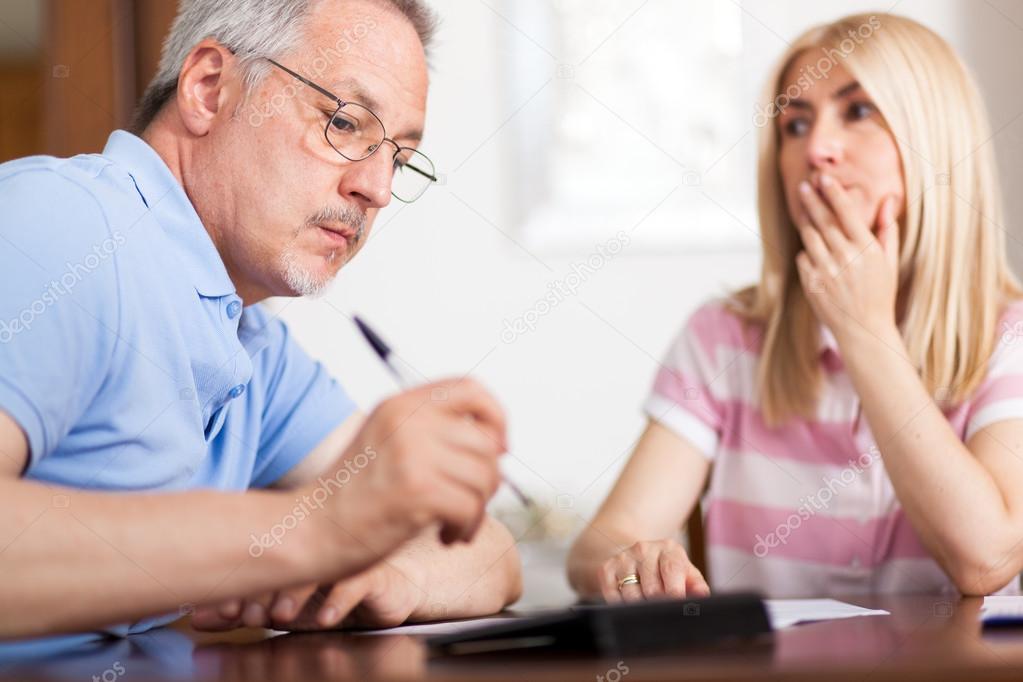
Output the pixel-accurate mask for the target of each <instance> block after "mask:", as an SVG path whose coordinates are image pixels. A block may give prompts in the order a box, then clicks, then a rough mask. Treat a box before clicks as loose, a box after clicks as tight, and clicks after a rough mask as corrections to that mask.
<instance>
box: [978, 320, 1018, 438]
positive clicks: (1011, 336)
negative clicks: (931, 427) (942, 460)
mask: <svg viewBox="0 0 1023 682" xmlns="http://www.w3.org/2000/svg"><path fill="white" fill-rule="evenodd" d="M998 331H999V337H998V343H997V345H996V346H995V350H994V352H993V353H992V354H991V359H990V360H989V361H988V373H987V377H986V378H985V379H984V383H982V384H981V385H980V387H979V388H978V389H977V390H976V392H974V394H973V396H972V397H971V398H970V408H969V414H968V416H967V420H966V435H965V440H967V441H968V440H969V439H970V438H971V437H973V435H974V434H975V433H977V432H978V431H980V430H981V429H983V428H984V427H986V426H990V425H991V424H994V423H996V422H1000V421H1004V420H1006V419H1023V306H1021V305H1020V304H1016V305H1014V306H1013V307H1012V308H1011V309H1010V310H1009V312H1007V313H1006V315H1005V316H1003V318H1002V321H1001V323H1000V325H999V328H998Z"/></svg>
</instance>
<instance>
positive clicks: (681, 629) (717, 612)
mask: <svg viewBox="0 0 1023 682" xmlns="http://www.w3.org/2000/svg"><path fill="white" fill-rule="evenodd" d="M770 631H771V624H770V621H769V620H768V617H767V609H766V608H765V606H764V601H763V598H762V597H761V596H760V595H757V594H752V593H749V594H746V593H743V594H726V595H715V596H710V597H704V598H699V599H663V600H652V601H645V602H635V603H631V604H605V605H600V606H586V605H581V606H573V607H570V608H568V609H566V610H564V611H557V612H552V613H545V614H543V615H538V616H530V617H527V618H516V619H509V622H508V623H496V624H491V625H484V626H480V627H478V628H472V629H469V630H463V631H461V632H457V633H451V634H445V635H436V636H433V637H430V638H428V639H427V640H426V643H427V646H429V647H430V648H431V649H432V650H433V653H435V654H447V655H457V654H475V653H487V652H492V651H507V650H513V649H536V650H547V651H549V650H559V651H578V652H588V653H596V654H600V655H611V656H621V655H627V654H639V653H655V652H659V651H672V650H675V649H678V648H679V647H682V646H685V645H688V644H696V643H707V642H712V641H718V640H726V639H731V638H753V637H756V636H757V635H761V634H763V633H767V632H770Z"/></svg>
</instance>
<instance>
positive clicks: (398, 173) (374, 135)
mask: <svg viewBox="0 0 1023 682" xmlns="http://www.w3.org/2000/svg"><path fill="white" fill-rule="evenodd" d="M266 60H267V61H268V62H270V63H271V64H273V65H274V66H276V67H277V68H278V69H281V70H282V71H284V72H286V73H289V74H291V75H292V76H294V77H295V78H297V79H298V80H300V81H302V82H303V83H305V84H306V85H308V86H309V87H311V88H312V89H314V90H316V91H317V92H319V93H321V94H323V95H325V96H326V97H329V98H330V99H331V100H333V101H334V102H335V103H336V104H337V108H336V109H335V110H334V113H333V114H331V115H330V117H328V119H327V125H326V127H325V128H324V129H323V136H324V137H326V138H327V143H328V144H330V146H331V147H333V148H334V151H336V152H337V153H338V154H340V155H341V156H343V157H344V158H346V159H348V160H349V161H362V160H363V159H366V158H369V157H370V156H372V155H373V154H374V153H375V152H376V151H377V150H378V149H380V146H381V145H383V143H384V142H388V143H390V145H391V146H392V147H394V155H393V161H394V176H393V177H392V179H391V195H392V196H393V197H394V198H395V199H397V200H398V201H402V202H405V203H406V204H410V203H412V202H413V201H415V200H416V199H418V198H419V197H421V196H423V192H425V191H426V190H427V189H428V188H429V187H430V185H431V184H432V183H434V182H437V175H436V170H435V169H434V167H433V162H432V161H430V159H429V157H427V156H426V155H425V154H423V153H422V152H419V151H416V150H415V149H412V148H411V147H402V146H400V145H399V144H398V143H397V142H395V141H394V140H392V139H391V138H389V137H387V131H385V130H384V124H383V121H381V120H380V117H379V116H377V115H376V114H374V113H373V111H372V110H370V109H368V108H367V107H365V106H363V105H361V104H359V103H358V102H346V101H344V100H343V99H341V98H340V97H338V96H337V95H335V94H333V93H331V92H330V91H329V90H327V89H326V88H322V87H320V86H319V85H317V84H316V83H313V82H312V81H311V80H309V79H308V78H305V77H304V76H301V75H299V74H297V73H295V72H294V71H292V70H291V69H289V68H288V67H286V66H284V65H282V64H279V63H277V62H275V61H274V60H273V59H270V58H269V57H268V58H266Z"/></svg>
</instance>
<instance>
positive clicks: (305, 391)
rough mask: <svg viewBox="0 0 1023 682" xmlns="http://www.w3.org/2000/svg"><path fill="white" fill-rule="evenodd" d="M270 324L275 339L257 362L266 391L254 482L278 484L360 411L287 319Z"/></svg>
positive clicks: (257, 484) (268, 330)
mask: <svg viewBox="0 0 1023 682" xmlns="http://www.w3.org/2000/svg"><path fill="white" fill-rule="evenodd" d="M263 317H264V318H265V317H266V316H265V314H263ZM264 321H265V320H264ZM265 324H266V330H265V333H267V334H268V336H269V338H270V342H269V345H268V346H267V348H266V349H265V350H263V351H262V352H261V353H260V354H259V356H258V358H259V361H258V362H257V363H255V366H254V367H253V372H254V373H258V374H259V375H260V384H261V385H262V389H263V391H264V402H263V414H262V429H261V432H260V438H259V451H258V453H257V457H256V466H255V469H254V471H253V475H252V482H251V486H252V487H254V488H266V487H268V486H271V485H273V484H274V483H275V482H276V481H277V480H278V479H280V478H281V477H282V476H284V474H286V473H287V472H288V471H289V470H290V469H291V468H292V467H294V466H295V465H296V464H298V463H299V462H300V461H301V460H302V459H304V458H305V457H306V455H308V454H309V453H310V452H312V450H313V449H314V448H315V447H316V446H317V445H319V444H320V442H321V441H322V440H323V439H324V438H326V437H327V435H328V434H330V432H331V431H333V430H334V429H335V428H337V427H338V426H339V425H340V424H341V423H342V422H344V421H345V420H346V419H348V417H350V416H352V414H353V413H354V412H355V411H356V405H355V403H354V401H352V399H351V398H350V397H349V396H348V393H347V392H345V390H344V388H342V387H341V385H340V384H339V383H338V382H337V381H335V380H334V379H333V378H332V377H331V376H330V375H329V374H328V373H327V370H326V369H325V368H324V367H323V365H321V364H320V363H319V362H316V361H315V360H313V359H312V358H310V357H309V355H308V354H306V352H305V351H304V350H302V349H301V348H300V347H299V346H298V344H297V343H296V342H295V340H294V339H293V338H292V337H291V334H290V333H289V331H288V328H287V326H286V325H285V324H284V322H282V321H281V320H278V319H272V320H269V321H265Z"/></svg>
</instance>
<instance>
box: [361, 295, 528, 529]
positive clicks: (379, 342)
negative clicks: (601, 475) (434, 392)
mask: <svg viewBox="0 0 1023 682" xmlns="http://www.w3.org/2000/svg"><path fill="white" fill-rule="evenodd" d="M352 319H353V320H354V321H355V326H356V327H358V328H359V331H360V332H362V336H363V337H364V338H365V339H366V341H367V342H368V343H369V345H370V347H371V348H372V349H373V352H374V353H376V354H377V357H378V358H380V360H381V361H382V362H383V363H384V366H385V367H386V368H387V370H388V371H389V372H390V373H391V374H392V375H393V376H394V379H395V380H396V381H397V382H398V385H399V386H401V387H402V388H411V387H412V386H414V385H415V384H416V383H417V382H416V380H415V378H413V377H410V376H409V375H408V374H407V373H406V372H405V371H404V370H402V369H401V367H400V366H398V365H395V364H394V363H393V362H392V361H391V355H393V353H392V352H391V347H390V346H388V345H387V344H386V343H384V340H383V339H382V338H380V335H379V334H377V333H376V332H375V331H373V329H372V328H370V326H369V325H368V324H366V323H365V322H363V321H362V320H361V319H359V316H358V315H354V316H353V317H352ZM501 478H502V479H503V480H504V482H505V484H506V485H507V486H508V488H509V489H510V490H511V491H512V492H513V493H515V497H517V498H519V501H520V502H521V503H522V504H523V505H524V506H525V507H526V508H530V509H534V508H536V503H535V502H533V500H532V498H530V497H529V496H528V495H526V494H525V493H524V492H522V489H521V488H519V487H518V486H517V485H515V484H514V483H513V482H512V481H511V480H510V479H509V478H508V477H507V476H505V475H504V474H502V475H501Z"/></svg>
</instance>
